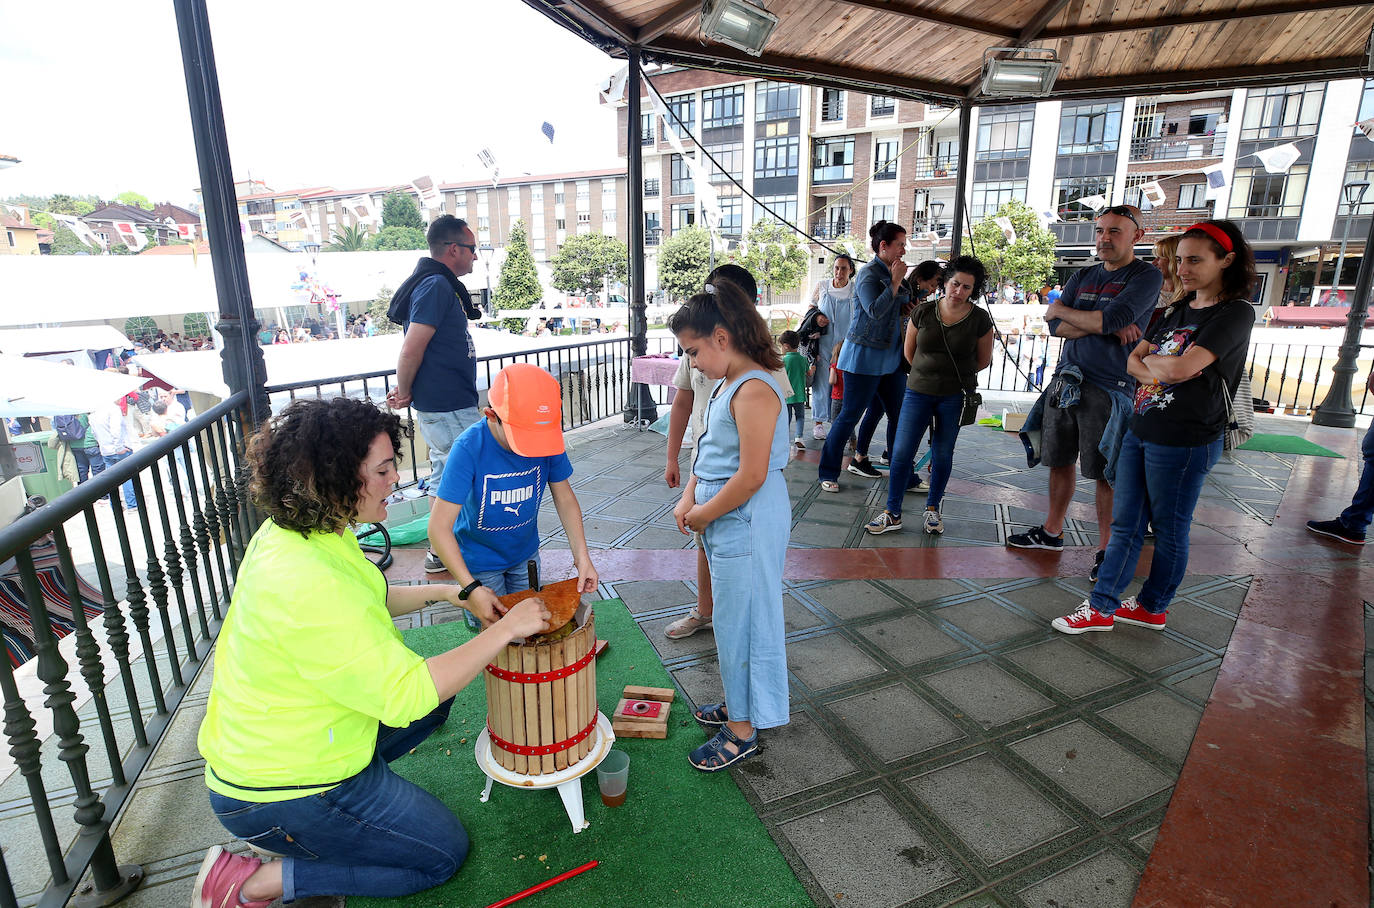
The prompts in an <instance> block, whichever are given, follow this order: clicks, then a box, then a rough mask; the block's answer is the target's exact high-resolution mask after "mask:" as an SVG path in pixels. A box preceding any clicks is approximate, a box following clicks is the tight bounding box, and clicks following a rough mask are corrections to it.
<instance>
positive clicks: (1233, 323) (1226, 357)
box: [1053, 221, 1255, 634]
mask: <svg viewBox="0 0 1374 908" xmlns="http://www.w3.org/2000/svg"><path fill="white" fill-rule="evenodd" d="M1175 262H1176V263H1177V265H1178V271H1177V274H1178V284H1179V287H1180V288H1181V289H1182V291H1183V295H1182V296H1181V297H1180V298H1179V299H1178V301H1177V302H1175V303H1174V304H1173V305H1172V306H1170V307H1169V308H1168V309H1167V310H1166V311H1165V312H1164V314H1163V315H1162V316H1160V317H1159V318H1158V319H1157V320H1156V321H1155V322H1154V324H1153V325H1152V326H1151V328H1150V331H1149V334H1148V335H1147V336H1146V337H1145V338H1143V339H1142V340H1141V342H1140V343H1139V344H1138V345H1137V346H1136V348H1135V350H1133V351H1132V352H1131V356H1130V358H1129V359H1128V360H1127V363H1126V370H1127V371H1128V372H1130V374H1131V375H1132V377H1134V378H1135V379H1136V381H1137V382H1139V385H1138V386H1137V387H1136V392H1135V413H1134V416H1133V417H1132V419H1131V425H1130V428H1129V429H1128V430H1127V432H1126V437H1125V439H1124V440H1123V441H1122V443H1121V456H1120V460H1119V461H1118V462H1117V468H1116V486H1115V492H1116V496H1115V501H1114V502H1113V507H1112V537H1111V542H1110V543H1108V545H1107V553H1106V557H1105V559H1104V560H1103V562H1102V567H1101V569H1100V570H1099V571H1098V576H1097V583H1096V584H1095V585H1094V586H1093V591H1092V595H1091V596H1090V597H1089V598H1088V599H1085V600H1084V601H1083V604H1082V605H1081V606H1079V608H1078V610H1077V611H1075V612H1073V613H1072V614H1069V615H1065V616H1064V617H1062V618H1056V619H1054V622H1053V623H1054V628H1055V630H1058V631H1062V632H1063V633H1066V634H1082V633H1086V632H1087V631H1109V630H1111V629H1112V628H1113V627H1114V626H1115V625H1116V624H1117V623H1121V624H1133V625H1136V626H1137V627H1144V628H1149V629H1150V630H1156V631H1160V630H1163V629H1164V623H1165V616H1166V614H1167V611H1168V608H1169V603H1170V602H1171V601H1172V600H1173V598H1174V593H1175V591H1177V590H1178V585H1179V583H1180V582H1182V580H1183V574H1184V572H1185V571H1186V570H1187V569H1188V534H1189V530H1190V528H1191V526H1192V522H1193V510H1194V509H1195V508H1196V507H1197V500H1198V496H1199V495H1200V494H1201V493H1202V483H1203V480H1204V479H1206V478H1207V473H1208V472H1209V471H1210V470H1211V469H1212V467H1213V466H1215V465H1216V462H1217V459H1218V458H1220V457H1221V449H1222V433H1223V431H1224V430H1225V428H1226V424H1227V422H1228V420H1229V418H1230V417H1229V413H1228V411H1229V404H1230V400H1231V398H1232V397H1233V396H1234V395H1235V392H1236V384H1237V382H1239V381H1240V373H1241V370H1242V369H1243V368H1244V367H1245V356H1246V353H1247V352H1248V351H1249V349H1250V329H1251V328H1252V327H1253V325H1254V321H1255V313H1254V309H1253V308H1251V306H1250V294H1251V293H1252V292H1253V290H1254V286H1255V257H1254V254H1253V253H1252V252H1251V251H1250V247H1249V245H1248V244H1247V243H1246V242H1245V237H1244V236H1242V235H1241V232H1240V228H1238V227H1237V226H1236V225H1235V224H1233V223H1232V222H1230V221H1203V222H1202V223H1199V224H1194V225H1193V226H1192V227H1189V228H1188V229H1187V230H1186V231H1184V233H1183V236H1182V238H1181V239H1180V240H1179V243H1178V252H1177V254H1176V256H1175ZM1150 523H1153V525H1154V533H1155V551H1154V557H1153V558H1152V560H1151V562H1150V575H1149V577H1148V578H1147V579H1146V580H1145V584H1144V585H1143V586H1142V587H1141V588H1140V592H1139V593H1137V594H1136V595H1135V596H1131V597H1129V598H1127V599H1124V600H1123V599H1122V598H1121V594H1122V592H1124V591H1125V589H1126V587H1127V586H1128V585H1129V584H1130V582H1131V578H1132V577H1133V576H1134V575H1135V570H1136V565H1137V564H1138V563H1139V561H1140V550H1141V547H1142V546H1143V545H1144V540H1145V527H1146V525H1147V524H1150Z"/></svg>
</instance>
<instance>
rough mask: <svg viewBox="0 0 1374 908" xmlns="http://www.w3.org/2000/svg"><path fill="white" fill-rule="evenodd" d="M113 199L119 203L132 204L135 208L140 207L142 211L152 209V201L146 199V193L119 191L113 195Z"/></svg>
mask: <svg viewBox="0 0 1374 908" xmlns="http://www.w3.org/2000/svg"><path fill="white" fill-rule="evenodd" d="M115 201H116V202H118V203H120V204H121V205H132V206H134V207H135V208H142V209H143V210H144V211H152V210H153V203H152V202H150V201H148V197H147V196H146V195H142V194H140V193H137V192H121V193H120V194H119V195H117V196H115Z"/></svg>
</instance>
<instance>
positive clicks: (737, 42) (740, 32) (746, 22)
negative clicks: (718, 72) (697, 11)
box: [701, 0, 778, 57]
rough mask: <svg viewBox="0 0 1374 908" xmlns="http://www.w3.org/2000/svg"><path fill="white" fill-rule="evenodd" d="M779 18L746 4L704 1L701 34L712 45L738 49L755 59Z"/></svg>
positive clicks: (744, 1) (730, 0)
mask: <svg viewBox="0 0 1374 908" xmlns="http://www.w3.org/2000/svg"><path fill="white" fill-rule="evenodd" d="M777 27H778V17H777V16H775V15H773V14H772V13H770V12H769V11H768V10H766V9H764V8H763V7H762V6H760V5H758V4H756V3H750V2H748V0H704V2H703V3H702V4H701V33H702V35H704V36H705V37H707V38H710V39H711V40H713V41H719V42H720V43H721V44H728V45H730V46H731V47H737V48H739V49H740V50H742V51H744V52H745V53H746V54H752V55H753V56H755V57H757V56H758V55H759V54H761V53H763V45H764V44H765V43H766V42H767V41H768V36H769V35H771V34H772V33H773V29H775V28H777Z"/></svg>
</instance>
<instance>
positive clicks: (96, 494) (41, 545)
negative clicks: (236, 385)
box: [0, 392, 260, 906]
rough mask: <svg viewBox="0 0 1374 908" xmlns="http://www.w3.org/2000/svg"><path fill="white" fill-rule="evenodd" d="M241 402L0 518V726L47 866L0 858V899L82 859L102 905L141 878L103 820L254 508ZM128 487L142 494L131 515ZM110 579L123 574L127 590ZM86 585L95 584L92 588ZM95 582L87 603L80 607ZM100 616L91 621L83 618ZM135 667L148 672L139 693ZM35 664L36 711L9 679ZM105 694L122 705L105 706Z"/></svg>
mask: <svg viewBox="0 0 1374 908" xmlns="http://www.w3.org/2000/svg"><path fill="white" fill-rule="evenodd" d="M247 401H248V395H247V394H246V393H242V392H241V393H239V394H235V395H234V396H232V397H230V398H229V399H228V400H226V401H224V402H223V403H221V404H219V405H218V406H216V407H214V408H213V409H211V410H209V411H208V412H206V413H203V414H201V415H200V416H197V417H196V418H195V419H193V420H191V421H190V422H188V423H187V424H186V425H185V426H183V427H181V428H179V429H177V430H176V431H174V432H172V433H170V434H168V435H167V436H165V437H163V438H161V439H158V440H157V441H154V442H152V443H150V444H149V445H147V446H146V447H144V448H143V449H142V450H140V451H138V452H136V453H134V454H132V455H130V456H128V457H127V458H125V459H124V460H122V461H120V462H118V463H115V464H112V465H110V466H108V467H107V468H106V469H105V470H104V472H102V473H100V474H98V475H96V476H94V477H92V478H90V479H89V480H88V481H86V482H85V483H82V484H80V485H79V486H77V487H76V488H75V489H73V490H72V491H70V492H67V493H65V494H63V495H61V496H60V497H58V498H57V499H56V500H54V501H51V502H48V503H47V504H45V505H43V506H42V507H39V508H37V509H36V510H34V511H33V512H31V513H29V514H26V515H24V516H22V517H20V518H19V519H18V520H16V521H15V522H14V523H12V524H10V525H9V526H7V527H4V528H3V529H0V565H6V566H7V565H9V564H10V563H11V561H12V563H13V565H14V567H13V568H12V569H11V570H13V571H15V572H17V575H18V580H19V584H20V586H21V588H22V590H23V600H24V601H23V605H24V607H25V608H26V611H27V615H28V617H29V619H30V623H31V625H32V630H33V640H32V653H33V661H32V662H30V663H28V664H27V665H22V666H20V667H16V665H15V664H13V663H14V662H20V661H21V659H22V655H24V654H23V653H22V652H21V651H22V650H23V649H24V644H23V642H22V641H16V640H15V639H14V638H13V637H12V636H11V637H10V638H9V639H7V643H8V644H9V645H10V649H11V652H10V653H7V654H5V655H4V656H2V657H0V692H3V697H4V713H5V724H4V731H5V736H6V738H7V739H8V742H9V745H10V749H9V752H10V755H11V756H12V757H13V761H14V766H15V767H16V768H17V769H18V771H19V773H20V774H21V775H22V776H23V778H24V780H25V782H26V784H27V788H28V800H29V805H30V807H31V809H32V811H33V821H34V823H35V825H36V826H37V831H38V839H39V840H40V841H41V844H42V848H43V853H44V856H45V858H46V865H47V866H46V870H45V869H44V868H43V867H42V866H40V865H38V864H31V865H25V866H22V867H16V868H6V867H5V866H4V861H3V858H2V857H0V905H3V906H15V905H17V904H18V903H19V897H18V894H17V892H16V890H17V889H18V890H22V891H23V893H24V896H25V897H24V901H25V902H26V903H32V902H36V903H37V904H38V905H40V906H56V905H62V904H64V903H66V902H67V900H68V899H69V898H70V897H71V896H72V894H73V892H74V890H75V889H76V887H77V885H78V882H79V881H80V880H81V878H82V876H83V875H84V873H85V872H86V870H87V868H88V867H89V868H90V870H91V874H92V877H91V882H90V883H88V884H86V885H85V886H83V887H82V892H81V896H82V897H83V899H84V900H86V901H89V902H91V903H98V904H109V903H110V902H112V901H114V900H115V899H117V898H119V897H121V896H122V895H123V894H124V893H126V892H128V891H130V890H132V889H133V888H134V887H135V886H137V885H138V883H139V881H140V880H141V879H142V875H143V871H142V870H141V868H139V867H137V866H136V865H124V866H121V865H120V864H119V863H118V861H117V860H116V858H115V853H114V849H113V846H112V845H111V843H110V835H109V833H110V828H111V826H112V824H113V822H114V820H115V818H116V816H117V815H118V814H119V813H120V811H121V809H122V808H123V807H124V805H125V804H126V803H127V802H128V800H129V797H130V795H131V793H132V791H133V787H134V784H135V782H137V780H138V778H139V775H140V773H141V772H142V771H143V769H144V768H145V767H146V766H147V764H148V761H149V759H150V758H151V756H152V754H153V752H154V751H155V750H156V749H157V746H158V744H159V742H160V741H161V739H162V738H163V736H164V735H165V733H166V732H167V729H168V727H169V726H170V724H171V722H172V719H173V716H174V715H175V713H176V710H177V707H178V706H179V705H180V703H181V701H182V699H183V697H184V696H185V695H186V692H187V691H188V689H189V688H190V686H191V685H192V684H193V683H195V680H196V678H197V676H198V675H199V673H200V671H201V669H202V668H203V667H204V665H205V662H206V656H207V655H208V653H209V651H210V647H211V645H212V644H213V642H214V640H215V637H216V635H217V634H218V632H219V628H220V624H221V622H222V620H223V617H224V610H225V604H226V603H227V602H228V601H229V597H230V594H231V591H232V589H233V585H234V580H235V577H236V575H237V572H238V567H239V563H240V560H241V559H242V557H243V552H244V548H245V546H246V544H247V541H248V538H249V536H251V535H252V533H253V530H254V529H255V527H256V526H257V524H258V523H259V520H260V518H259V515H258V514H257V512H256V509H255V508H253V507H252V505H251V504H249V502H248V496H247V490H246V482H247V475H248V474H247V469H246V466H245V464H244V460H243V456H242V452H243V445H244V438H245V433H244V421H243V408H244V407H245V406H246V404H247ZM126 496H131V497H132V499H133V500H134V501H135V502H136V504H137V507H136V509H130V510H129V511H128V512H127V513H126V511H125V509H124V504H123V499H124V498H125V497H126ZM107 504H108V507H107V506H106V505H107ZM131 517H132V518H133V526H132V527H130V526H129V518H131ZM159 531H160V532H159ZM159 537H160V541H159ZM107 547H108V549H111V550H113V549H116V548H117V551H110V555H111V557H112V558H113V559H114V562H113V565H112V564H111V563H110V562H109V561H107ZM78 550H79V551H80V554H81V556H82V562H83V564H84V563H85V562H86V561H87V560H89V562H90V563H91V564H92V565H93V569H94V573H95V578H96V586H92V585H90V584H89V583H88V582H87V581H86V580H85V578H84V577H82V576H81V575H79V574H78V572H77V568H76V564H77V557H76V553H77V551H78ZM121 573H122V575H123V576H122V578H121V577H117V576H116V575H117V574H121ZM59 582H60V585H61V586H62V587H64V588H65V593H66V595H67V597H68V598H69V600H70V602H71V606H72V607H71V620H70V633H71V634H72V635H74V636H75V638H76V640H75V643H76V646H75V656H76V660H77V663H78V666H79V668H78V670H79V673H80V678H79V679H77V678H74V677H72V674H73V673H72V667H71V666H69V665H68V663H67V661H66V659H65V658H64V656H63V655H62V654H61V652H60V651H59V647H58V636H59V632H60V633H61V634H62V635H63V636H65V634H66V632H67V626H66V625H67V622H66V621H65V615H61V616H59V615H54V614H53V613H52V612H51V611H50V609H49V607H48V602H49V598H45V594H50V593H51V592H52V591H53V590H54V587H55V584H57V583H59ZM116 583H120V584H122V586H123V587H124V591H123V595H122V598H121V597H120V596H117V595H116V593H115V585H116ZM83 587H84V588H85V589H87V590H90V591H91V592H90V593H89V595H88V596H87V597H83V595H82V590H83ZM97 591H98V596H99V600H98V602H95V601H92V604H90V605H86V600H87V598H91V599H92V600H94V596H95V595H96V593H97ZM150 597H151V602H150V601H149V600H150ZM50 598H51V597H50ZM59 604H60V603H59ZM88 608H89V609H90V610H91V611H92V615H91V616H88V615H87V609H88ZM96 615H99V616H101V621H102V624H103V633H100V634H97V632H96V631H95V630H94V629H93V628H92V619H93V617H95V616H96ZM55 622H56V623H55ZM130 625H132V627H130ZM98 638H99V639H98ZM16 648H17V650H19V651H16ZM139 661H141V662H142V665H141V666H139V665H138V662H139ZM136 669H138V672H137V673H138V674H139V675H142V674H145V673H146V675H147V687H146V689H147V691H148V692H147V693H146V694H141V693H140V686H141V683H140V682H139V681H137V680H136V677H135V675H136ZM30 674H33V675H34V676H35V677H36V679H37V680H39V681H42V682H43V688H42V693H43V695H44V700H43V704H42V708H41V709H37V710H35V709H32V708H31V705H32V703H33V701H34V697H33V696H32V694H31V695H30V697H29V698H28V701H27V702H26V699H25V697H24V696H23V693H22V692H21V688H20V683H19V682H20V681H21V680H27V679H28V676H29V675H30ZM141 699H151V715H150V716H149V717H147V718H145V712H147V709H148V705H149V704H147V703H144V704H143V705H142V706H141V705H140V700H141ZM86 700H89V703H90V704H92V705H93V707H94V728H89V729H88V728H86V727H84V725H83V720H82V718H81V717H80V716H79V715H78V709H84V706H83V705H82V703H81V702H79V701H86ZM112 701H115V702H116V703H117V704H119V705H118V706H117V707H116V708H112V705H111V702H112ZM91 721H92V720H91V719H86V720H85V722H86V723H90V722H91ZM49 728H50V729H51V731H52V733H54V734H55V735H56V737H57V742H56V743H57V753H56V761H53V760H52V754H51V753H49V754H47V757H48V762H47V763H46V765H45V762H44V757H45V754H44V747H43V744H42V742H43V739H44V738H46V737H47V736H48V731H47V729H49ZM97 736H98V739H99V740H98V742H97V745H96V746H97V748H98V750H103V758H102V759H100V760H93V761H91V762H88V761H87V754H88V753H89V752H91V750H92V744H91V743H88V739H89V740H91V741H96V737H97ZM63 766H65V771H64V773H65V774H67V775H69V776H70V780H71V783H70V784H71V788H70V793H68V792H65V791H63V788H65V786H60V787H59V788H58V789H57V790H56V791H55V790H54V789H51V788H49V787H48V786H49V782H45V779H44V775H45V770H46V771H47V772H48V773H52V772H54V771H56V770H57V769H58V768H60V767H63ZM49 779H51V776H49ZM63 803H70V805H71V806H72V807H73V808H74V811H73V816H74V819H75V821H76V824H77V826H78V828H79V833H78V834H77V835H75V836H74V837H71V838H70V840H68V841H63V840H62V838H61V837H60V836H59V833H58V824H57V823H56V822H55V820H54V809H55V806H54V805H55V804H63Z"/></svg>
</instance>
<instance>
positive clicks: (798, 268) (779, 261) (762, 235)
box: [731, 218, 810, 304]
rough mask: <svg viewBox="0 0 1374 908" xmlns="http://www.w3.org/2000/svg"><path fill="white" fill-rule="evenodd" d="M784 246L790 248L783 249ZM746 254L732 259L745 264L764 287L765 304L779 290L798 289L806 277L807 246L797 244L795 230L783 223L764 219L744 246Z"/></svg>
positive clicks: (758, 223)
mask: <svg viewBox="0 0 1374 908" xmlns="http://www.w3.org/2000/svg"><path fill="white" fill-rule="evenodd" d="M779 243H782V244H783V245H784V246H785V247H786V249H785V251H784V250H780V249H779V248H778V244H779ZM740 245H741V246H742V247H743V248H744V252H743V254H741V253H740V252H739V251H738V250H736V252H735V253H734V254H733V255H732V256H731V260H732V261H734V262H736V263H738V264H739V265H742V266H743V267H744V269H745V270H747V271H748V272H749V273H750V274H752V275H753V276H754V280H756V281H758V284H759V286H760V287H761V288H763V298H764V303H765V304H771V303H772V301H773V291H775V290H796V289H797V288H798V287H799V286H801V282H802V279H803V278H805V277H806V269H807V265H808V264H809V263H810V256H809V254H808V253H807V250H806V247H805V246H802V245H801V244H800V243H797V242H796V241H795V237H794V236H793V234H792V228H790V227H787V226H784V225H782V224H779V223H778V222H776V221H774V220H773V219H772V218H760V219H759V220H758V221H756V222H755V224H754V226H753V227H750V228H749V232H748V233H746V234H745V235H744V240H743V241H742V242H741V243H740Z"/></svg>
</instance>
